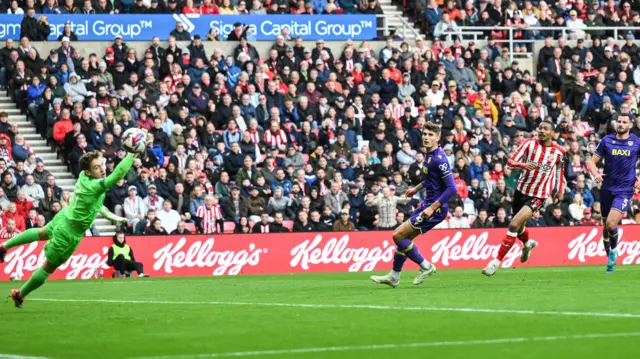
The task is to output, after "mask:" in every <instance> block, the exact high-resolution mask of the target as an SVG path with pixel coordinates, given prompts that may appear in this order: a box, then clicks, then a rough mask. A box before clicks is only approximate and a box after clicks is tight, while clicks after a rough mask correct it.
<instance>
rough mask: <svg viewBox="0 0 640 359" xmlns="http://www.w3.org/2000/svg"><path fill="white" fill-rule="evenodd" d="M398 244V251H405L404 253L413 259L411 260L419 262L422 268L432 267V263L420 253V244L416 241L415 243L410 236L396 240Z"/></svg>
mask: <svg viewBox="0 0 640 359" xmlns="http://www.w3.org/2000/svg"><path fill="white" fill-rule="evenodd" d="M396 245H397V246H398V249H397V251H398V252H400V253H404V255H405V256H407V258H409V259H411V261H413V262H414V263H416V264H418V265H419V266H420V268H422V269H429V268H431V263H429V261H427V260H426V259H424V257H423V256H422V254H420V252H419V251H418V246H417V245H416V244H415V243H413V241H412V240H410V239H409V238H405V239H402V240H400V241H398V242H396Z"/></svg>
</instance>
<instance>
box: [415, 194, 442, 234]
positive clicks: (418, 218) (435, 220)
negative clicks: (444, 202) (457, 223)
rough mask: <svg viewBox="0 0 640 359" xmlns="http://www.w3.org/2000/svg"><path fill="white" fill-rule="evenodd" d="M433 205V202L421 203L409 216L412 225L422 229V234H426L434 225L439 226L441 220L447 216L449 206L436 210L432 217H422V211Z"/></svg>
mask: <svg viewBox="0 0 640 359" xmlns="http://www.w3.org/2000/svg"><path fill="white" fill-rule="evenodd" d="M430 205H431V203H424V202H423V203H421V204H420V206H418V208H417V209H416V210H415V211H413V213H412V214H411V217H410V218H409V224H410V225H411V227H413V228H415V229H417V230H419V231H420V234H424V233H426V232H428V231H429V230H431V229H433V227H435V226H437V225H438V224H439V223H440V222H442V221H444V220H445V219H446V218H447V212H448V210H447V206H442V207H440V208H438V210H436V211H435V212H434V213H433V215H432V216H431V218H422V212H423V211H424V210H425V209H426V208H427V207H429V206H430Z"/></svg>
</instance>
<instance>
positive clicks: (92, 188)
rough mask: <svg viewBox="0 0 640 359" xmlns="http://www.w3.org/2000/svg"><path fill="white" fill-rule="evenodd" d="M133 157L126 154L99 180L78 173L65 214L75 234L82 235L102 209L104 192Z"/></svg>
mask: <svg viewBox="0 0 640 359" xmlns="http://www.w3.org/2000/svg"><path fill="white" fill-rule="evenodd" d="M134 159H135V157H134V156H133V155H127V156H126V157H125V158H124V159H122V161H120V164H118V166H117V167H116V168H115V169H114V171H113V173H111V174H110V175H109V176H108V177H106V178H101V179H99V180H96V179H93V178H91V177H89V176H87V175H85V173H84V171H82V172H81V173H80V176H79V177H78V182H76V185H75V187H74V188H73V195H72V196H71V200H70V201H69V206H68V207H67V208H65V209H66V211H65V212H66V213H65V216H66V218H67V220H68V223H69V224H70V225H71V228H70V230H71V231H72V232H74V234H76V235H82V234H84V232H85V231H86V230H87V229H89V227H91V225H92V224H93V221H94V220H95V219H96V216H97V215H98V213H99V212H100V211H101V210H102V206H103V203H104V197H105V193H106V192H107V191H108V190H109V189H111V188H112V187H113V186H115V185H116V183H118V181H120V180H121V179H122V178H124V176H125V175H126V174H127V172H128V171H129V168H131V166H132V165H133V162H134Z"/></svg>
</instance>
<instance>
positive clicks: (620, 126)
mask: <svg viewBox="0 0 640 359" xmlns="http://www.w3.org/2000/svg"><path fill="white" fill-rule="evenodd" d="M632 126H633V125H632V123H631V117H629V115H628V114H626V113H621V114H620V115H618V120H617V121H616V132H617V133H618V134H619V135H626V134H627V133H629V131H631V127H632Z"/></svg>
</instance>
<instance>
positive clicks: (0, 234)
mask: <svg viewBox="0 0 640 359" xmlns="http://www.w3.org/2000/svg"><path fill="white" fill-rule="evenodd" d="M20 233H22V232H20V231H19V230H17V229H14V230H13V232H11V233H9V232H7V227H4V228H2V229H0V239H10V238H13V237H15V236H17V235H18V234H20Z"/></svg>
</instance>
